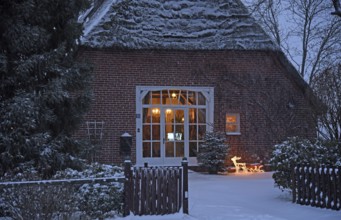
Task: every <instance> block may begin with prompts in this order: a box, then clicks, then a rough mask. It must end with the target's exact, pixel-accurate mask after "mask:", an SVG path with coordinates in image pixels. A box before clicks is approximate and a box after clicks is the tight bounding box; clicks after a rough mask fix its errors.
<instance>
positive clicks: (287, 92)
mask: <svg viewBox="0 0 341 220" xmlns="http://www.w3.org/2000/svg"><path fill="white" fill-rule="evenodd" d="M81 57H82V58H85V59H87V60H88V62H91V63H92V64H93V65H94V82H93V92H94V99H93V103H92V107H91V110H90V111H89V113H88V114H87V115H86V117H85V121H94V120H96V121H104V123H105V124H104V134H103V142H102V149H101V153H100V155H99V161H100V162H104V163H121V162H122V160H123V158H122V157H121V156H120V154H119V144H120V142H119V141H120V135H121V134H123V133H124V132H128V133H130V134H132V135H133V146H134V147H133V149H132V159H133V160H135V157H136V155H135V152H136V149H135V141H136V139H135V130H136V119H135V113H136V103H135V88H136V86H174V87H176V86H196V87H199V86H205V87H214V100H215V103H214V129H215V130H220V131H224V130H225V115H226V113H239V114H240V131H241V135H235V136H227V138H228V142H229V144H230V152H229V158H230V157H233V156H235V155H237V156H241V157H242V158H243V161H246V162H259V161H260V160H263V162H265V163H266V162H267V161H268V159H269V156H270V153H271V148H272V146H273V145H274V144H276V143H279V142H280V141H282V140H284V139H285V138H286V137H288V136H302V137H306V138H313V137H315V135H316V131H315V124H314V120H313V117H312V109H311V103H310V101H309V99H308V98H307V94H306V92H305V90H306V89H305V88H303V87H302V85H300V83H298V82H297V79H295V77H293V75H294V74H296V73H294V74H293V73H289V72H288V71H290V68H287V66H286V64H283V62H280V60H281V58H283V55H282V54H281V53H278V52H269V51H180V50H115V49H84V50H83V51H82V55H81ZM78 135H80V136H86V126H85V123H83V126H82V127H81V128H80V130H79V132H78ZM227 162H230V160H229V159H228V160H227Z"/></svg>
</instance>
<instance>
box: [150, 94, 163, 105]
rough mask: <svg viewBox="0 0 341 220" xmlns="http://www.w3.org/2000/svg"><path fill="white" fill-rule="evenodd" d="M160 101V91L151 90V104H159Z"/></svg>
mask: <svg viewBox="0 0 341 220" xmlns="http://www.w3.org/2000/svg"><path fill="white" fill-rule="evenodd" d="M160 103H161V96H160V91H154V92H152V104H154V105H159V104H160Z"/></svg>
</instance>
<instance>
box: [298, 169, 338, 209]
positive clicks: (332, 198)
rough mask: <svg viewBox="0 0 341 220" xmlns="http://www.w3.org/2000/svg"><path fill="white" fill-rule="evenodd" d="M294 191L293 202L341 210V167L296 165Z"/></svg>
mask: <svg viewBox="0 0 341 220" xmlns="http://www.w3.org/2000/svg"><path fill="white" fill-rule="evenodd" d="M292 192H293V193H292V202H293V203H297V204H301V205H310V206H315V207H320V208H327V209H333V210H340V209H341V167H325V166H321V167H314V166H308V165H301V166H296V167H294V169H293V171H292Z"/></svg>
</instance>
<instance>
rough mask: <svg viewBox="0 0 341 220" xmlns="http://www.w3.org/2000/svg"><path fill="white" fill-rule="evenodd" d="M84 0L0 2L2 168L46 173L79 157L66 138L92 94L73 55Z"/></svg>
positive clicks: (76, 146) (87, 68)
mask: <svg viewBox="0 0 341 220" xmlns="http://www.w3.org/2000/svg"><path fill="white" fill-rule="evenodd" d="M87 4H88V2H87V0H53V1H51V0H1V1H0V175H1V173H3V172H6V171H9V170H13V169H14V168H17V167H19V166H20V165H21V164H26V165H27V164H28V163H29V164H31V165H33V166H35V167H36V168H38V170H39V171H41V172H42V173H43V174H45V175H50V174H52V173H53V172H54V171H56V170H59V169H62V168H64V167H66V166H72V164H73V163H74V162H75V161H76V160H75V159H74V156H75V155H76V153H77V152H78V151H79V144H78V142H77V141H76V140H74V139H73V138H71V135H72V133H73V131H74V130H75V129H76V128H77V125H78V124H79V122H80V121H81V118H82V115H83V114H84V113H85V111H86V110H87V107H88V104H89V101H90V92H89V83H90V80H91V74H90V72H91V68H90V66H89V65H88V64H86V63H85V62H83V61H79V60H77V59H76V58H77V52H78V39H79V37H80V36H81V34H82V25H81V24H79V23H78V22H77V18H78V15H79V13H80V12H81V11H82V10H83V9H85V7H87Z"/></svg>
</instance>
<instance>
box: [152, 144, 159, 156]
mask: <svg viewBox="0 0 341 220" xmlns="http://www.w3.org/2000/svg"><path fill="white" fill-rule="evenodd" d="M152 146H153V151H152V153H153V155H152V157H160V155H161V154H160V142H153V144H152Z"/></svg>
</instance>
